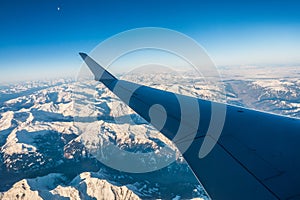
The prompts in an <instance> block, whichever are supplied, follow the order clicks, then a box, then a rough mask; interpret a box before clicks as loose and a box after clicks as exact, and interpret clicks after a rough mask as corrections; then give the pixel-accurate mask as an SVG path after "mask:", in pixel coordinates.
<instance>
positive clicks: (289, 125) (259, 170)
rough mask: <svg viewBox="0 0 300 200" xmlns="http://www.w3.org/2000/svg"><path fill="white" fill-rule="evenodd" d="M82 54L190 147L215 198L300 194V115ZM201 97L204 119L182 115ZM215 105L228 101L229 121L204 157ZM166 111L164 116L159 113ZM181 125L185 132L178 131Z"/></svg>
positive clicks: (189, 156) (187, 152) (116, 89)
mask: <svg viewBox="0 0 300 200" xmlns="http://www.w3.org/2000/svg"><path fill="white" fill-rule="evenodd" d="M80 55H81V57H82V58H83V60H84V61H85V63H86V64H87V66H88V67H89V68H90V70H91V71H92V72H93V74H94V76H95V80H97V81H100V82H102V83H103V84H104V85H105V86H106V87H108V88H109V89H110V90H111V91H112V92H113V93H115V94H116V95H117V96H118V97H119V98H120V99H121V100H122V101H124V102H125V103H126V104H127V105H129V106H130V107H131V108H132V109H133V110H134V111H135V112H137V113H138V114H139V115H140V116H141V117H143V118H144V119H145V120H146V121H148V122H149V123H151V124H152V125H153V126H154V127H155V128H157V129H158V130H160V132H161V133H162V134H164V135H165V136H167V137H168V138H169V139H172V140H173V142H174V143H175V144H176V146H177V147H178V148H179V150H180V151H182V152H184V153H183V156H184V158H185V160H186V161H187V162H188V164H189V166H190V168H191V169H192V171H193V172H194V174H195V175H196V177H197V178H198V180H200V181H201V183H202V185H203V186H204V188H205V189H206V191H207V192H208V193H209V195H210V196H211V197H212V199H238V200H240V199H300V131H299V130H300V120H299V119H294V118H288V117H283V116H279V115H272V114H269V113H264V112H259V111H255V110H249V109H245V108H240V107H236V106H231V105H225V104H220V103H215V102H210V101H206V100H202V99H196V98H192V97H187V96H183V95H178V94H174V93H171V92H167V91H162V90H158V89H154V88H151V87H147V86H143V85H138V84H135V83H132V82H128V81H123V80H118V79H117V78H115V77H114V76H113V75H112V74H110V73H109V72H108V71H106V70H105V69H104V68H103V67H101V66H100V65H99V64H97V62H95V61H94V60H93V59H92V58H90V57H89V56H88V55H86V54H84V53H80ZM178 99H179V100H180V103H179V101H178ZM182 102H183V103H182ZM195 102H196V103H197V105H198V109H199V110H201V119H199V122H197V124H196V125H195V123H193V122H191V121H195V120H189V119H190V118H191V117H193V116H189V114H185V116H184V117H180V116H181V115H182V111H183V110H181V109H180V107H184V109H187V110H189V108H190V106H191V105H193V104H195ZM179 104H180V105H179ZM182 104H183V105H182ZM157 105H161V106H157ZM212 106H226V109H227V111H226V118H225V123H224V127H223V129H222V133H221V136H220V138H219V140H218V141H217V142H216V145H215V146H214V148H213V149H212V151H211V152H210V153H209V154H208V155H207V156H206V157H204V158H201V159H200V158H199V150H200V148H201V145H202V144H203V141H204V138H205V135H206V132H207V130H208V127H209V123H210V120H211V115H212V112H211V108H212ZM192 113H193V112H192ZM164 114H166V117H165V118H164V119H162V118H161V117H157V116H164ZM155 119H157V120H155ZM179 130H181V132H184V135H182V134H181V135H180V134H179V136H178V135H176V133H178V131H179ZM182 130H183V131H182ZM193 133H196V135H193ZM189 137H190V138H195V139H193V140H192V143H191V144H190V145H189V148H188V149H184V146H185V145H183V144H184V139H186V138H189Z"/></svg>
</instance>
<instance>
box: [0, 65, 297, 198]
mask: <svg viewBox="0 0 300 200" xmlns="http://www.w3.org/2000/svg"><path fill="white" fill-rule="evenodd" d="M268 70H269V68H261V67H256V68H253V67H252V68H250V67H248V68H247V67H245V68H223V69H222V70H221V74H223V80H224V86H225V91H226V93H225V94H224V93H223V91H222V90H220V89H219V88H218V87H216V85H215V84H214V83H209V82H207V81H204V80H203V79H201V78H198V79H197V78H191V76H190V75H188V74H182V75H180V76H178V75H174V74H172V73H167V72H160V73H159V74H154V73H153V72H151V73H150V74H147V75H145V74H136V73H133V74H127V75H126V76H124V77H123V78H124V79H127V80H134V81H135V82H138V83H143V84H146V85H149V86H152V87H156V88H160V89H165V90H169V91H173V92H176V93H180V94H185V95H192V96H196V97H200V98H205V99H210V100H214V101H224V99H223V97H224V95H226V97H227V102H228V103H231V104H235V105H242V106H246V107H249V108H254V109H258V110H264V111H268V112H274V113H277V114H283V115H288V116H292V117H300V103H299V102H300V81H299V80H300V79H299V76H300V74H299V73H298V72H297V67H296V68H295V67H290V68H284V70H283V69H280V68H275V69H274V68H273V70H272V72H273V73H269V74H266V73H263V72H265V71H268ZM275 72H277V73H275ZM128 120H129V121H128ZM94 123H96V124H94ZM87 124H90V125H91V124H92V125H93V126H87ZM91 127H92V128H95V127H97V128H98V129H96V130H94V129H92V128H91ZM109 143H112V144H114V145H115V146H117V147H118V148H120V149H122V150H125V151H128V152H134V153H148V152H154V154H155V155H157V156H156V157H155V159H154V160H152V163H150V162H146V164H147V165H153V167H155V166H156V165H157V163H158V161H159V160H158V159H160V158H161V159H162V160H168V159H170V161H174V160H175V162H172V163H171V164H170V165H168V166H167V167H164V168H161V169H159V170H156V171H152V172H148V173H127V172H121V171H118V170H116V169H113V168H111V167H109V166H106V165H104V164H103V163H102V162H100V161H99V157H97V156H99V155H97V154H95V150H96V152H98V151H97V150H98V148H99V146H101V149H104V147H105V146H106V145H107V144H109ZM0 147H1V149H0V150H1V151H0V155H1V156H0V161H1V163H0V164H1V166H0V192H1V194H0V197H1V199H18V198H20V199H21V198H23V199H41V198H42V199H64V198H66V197H68V198H70V199H92V198H97V199H101V198H104V199H139V198H141V199H159V198H161V199H172V198H175V199H180V198H182V199H191V198H203V199H208V197H207V195H206V194H205V192H204V190H203V189H202V188H201V186H200V185H199V183H198V182H197V180H196V179H195V177H194V176H193V174H192V172H191V171H190V169H189V167H188V166H187V164H186V163H185V161H184V160H183V159H182V158H181V156H180V154H179V152H178V151H177V149H176V147H174V145H173V144H172V142H170V141H169V140H168V139H166V138H165V137H164V136H163V135H161V134H159V133H158V132H157V131H156V130H155V129H153V128H152V127H151V126H150V125H148V124H147V123H146V122H145V121H144V120H143V119H142V118H140V117H139V116H138V115H136V114H135V113H134V112H132V111H131V110H130V109H129V108H128V107H126V106H125V105H124V104H122V103H121V102H120V101H119V100H118V99H117V98H116V97H115V96H114V95H113V94H112V93H111V92H110V91H108V90H107V89H106V88H104V87H103V86H102V85H101V84H100V83H95V82H75V81H73V80H71V79H60V80H54V81H33V82H25V83H16V84H10V85H3V86H1V87H0ZM109 153H111V152H106V153H105V155H101V156H104V157H108V158H109V156H110V154H109ZM172 159H173V160H172ZM100 160H101V159H100ZM105 197H106V198H105Z"/></svg>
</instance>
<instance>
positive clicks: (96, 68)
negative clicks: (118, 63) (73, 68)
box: [79, 52, 118, 87]
mask: <svg viewBox="0 0 300 200" xmlns="http://www.w3.org/2000/svg"><path fill="white" fill-rule="evenodd" d="M79 55H80V56H81V58H82V59H83V60H84V62H85V63H86V64H87V66H88V67H89V69H90V70H91V72H92V73H93V74H94V76H95V80H96V81H100V82H102V83H103V84H104V85H105V86H107V87H108V86H109V85H110V84H111V83H112V82H114V81H117V80H118V79H117V78H116V77H115V76H113V75H112V74H111V73H109V72H108V71H107V70H105V69H104V68H103V67H102V66H101V65H99V64H98V63H97V62H96V61H95V60H93V59H92V58H91V57H90V56H88V55H87V54H86V53H82V52H80V53H79Z"/></svg>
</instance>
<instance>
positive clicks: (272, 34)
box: [0, 0, 300, 82]
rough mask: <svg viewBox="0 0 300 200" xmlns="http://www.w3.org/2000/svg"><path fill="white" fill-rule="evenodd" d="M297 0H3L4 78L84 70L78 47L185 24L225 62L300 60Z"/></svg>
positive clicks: (0, 52)
mask: <svg viewBox="0 0 300 200" xmlns="http://www.w3.org/2000/svg"><path fill="white" fill-rule="evenodd" d="M299 10H300V2H299V3H298V1H290V0H285V1H276V0H274V1H264V2H262V1H255V0H253V1H213V0H211V1H210V0H202V1H201V0H200V1H176V0H172V1H171V0H162V1H158V0H136V1H132V0H129V1H121V0H120V1H114V0H110V1H109V0H107V1H96V0H93V1H88V0H87V1H83V0H82V1H79V0H43V1H40V0H26V1H24V0H20V1H16V0H3V1H1V6H0V20H1V29H0V82H2V81H7V80H14V79H20V77H23V78H25V79H26V78H30V77H36V76H39V77H46V76H49V77H50V76H52V75H55V74H70V75H73V74H75V73H76V72H78V70H79V68H80V64H81V60H80V58H79V56H78V52H79V51H83V52H89V51H91V50H92V49H93V48H94V47H95V46H96V45H97V44H99V43H100V42H101V41H103V40H105V39H106V38H108V37H110V36H112V35H114V34H117V33H119V32H122V31H125V30H128V29H132V28H138V27H149V26H151V27H153V26H154V27H164V28H170V29H174V30H176V31H180V32H182V33H184V34H186V35H188V36H190V37H192V38H194V39H195V40H196V41H197V42H199V44H201V45H202V46H203V47H204V48H205V49H206V50H207V52H208V53H209V55H210V56H211V58H212V59H213V60H214V61H215V63H216V64H217V65H218V66H222V65H249V64H255V65H293V64H299V63H300V37H299V35H300V12H299Z"/></svg>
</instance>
